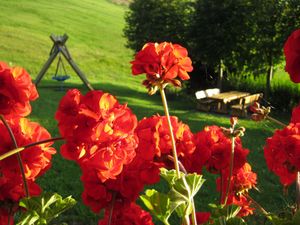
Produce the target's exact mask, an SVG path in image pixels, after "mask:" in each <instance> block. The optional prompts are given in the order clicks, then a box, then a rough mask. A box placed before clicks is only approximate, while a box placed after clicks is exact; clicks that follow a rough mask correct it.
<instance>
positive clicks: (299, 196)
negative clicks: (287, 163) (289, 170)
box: [296, 171, 300, 210]
mask: <svg viewBox="0 0 300 225" xmlns="http://www.w3.org/2000/svg"><path fill="white" fill-rule="evenodd" d="M296 205H297V210H299V209H300V172H299V171H298V172H297V179H296Z"/></svg>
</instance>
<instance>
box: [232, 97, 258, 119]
mask: <svg viewBox="0 0 300 225" xmlns="http://www.w3.org/2000/svg"><path fill="white" fill-rule="evenodd" d="M262 97H263V94H262V93H257V94H251V95H248V96H246V97H243V98H242V99H241V100H240V102H239V104H235V105H231V115H232V116H239V117H246V116H247V114H248V107H249V106H251V105H252V104H253V103H254V102H257V101H259V100H260V99H261V98H262Z"/></svg>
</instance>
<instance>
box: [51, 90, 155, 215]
mask: <svg viewBox="0 0 300 225" xmlns="http://www.w3.org/2000/svg"><path fill="white" fill-rule="evenodd" d="M55 117H56V119H57V120H58V126H59V130H60V133H61V135H62V136H63V137H64V138H65V139H66V143H65V144H64V145H63V146H62V147H61V154H62V155H63V156H64V157H65V158H67V159H71V160H74V161H76V162H77V163H78V164H79V166H80V167H81V169H82V177H81V180H82V181H83V185H84V192H83V194H82V198H83V202H84V203H85V204H86V205H88V206H89V207H91V209H92V210H93V211H94V212H99V211H100V210H101V209H103V208H106V207H108V206H109V205H110V202H111V201H112V199H113V198H115V199H116V202H122V203H124V202H131V201H134V200H135V199H136V198H137V197H138V193H139V191H141V190H142V189H143V187H144V185H143V181H141V180H140V179H137V177H138V176H139V175H140V173H143V171H144V170H146V171H148V169H149V167H151V165H149V164H147V163H143V161H142V162H139V161H137V160H136V157H135V156H136V151H135V149H136V148H137V145H138V138H137V135H136V134H135V133H134V132H135V128H136V126H137V119H136V116H135V115H134V114H133V113H132V112H131V110H130V109H129V108H128V107H127V106H126V105H121V104H119V102H118V101H117V100H116V98H115V97H114V96H112V95H110V94H108V93H104V92H102V91H91V92H88V93H87V94H86V95H85V96H83V95H81V93H80V92H79V91H78V90H76V89H73V90H69V91H68V92H67V94H66V95H65V96H64V97H63V98H62V100H61V102H60V104H59V108H58V110H57V112H56V116H55ZM133 160H134V161H133ZM132 165H134V166H132ZM150 171H151V170H150ZM129 185H130V186H131V188H128V187H129ZM132 185H133V186H134V187H136V188H133V186H132Z"/></svg>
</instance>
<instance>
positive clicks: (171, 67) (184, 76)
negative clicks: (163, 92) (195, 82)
mask: <svg viewBox="0 0 300 225" xmlns="http://www.w3.org/2000/svg"><path fill="white" fill-rule="evenodd" d="M131 64H132V74H133V75H138V74H143V73H145V74H146V76H147V79H146V80H145V81H144V82H143V84H144V85H145V86H146V87H147V88H148V89H151V87H152V86H159V85H162V84H165V83H172V84H174V85H176V86H180V81H179V80H177V79H176V78H177V77H179V78H180V79H181V80H188V79H189V78H190V77H189V75H188V73H187V72H191V71H192V70H193V67H192V61H191V59H190V58H189V57H188V52H187V50H186V49H185V48H184V47H182V46H180V45H178V44H172V43H168V42H163V43H160V44H158V43H147V44H145V45H144V47H143V48H142V50H141V51H140V52H138V53H137V54H136V56H135V59H134V61H132V62H131Z"/></svg>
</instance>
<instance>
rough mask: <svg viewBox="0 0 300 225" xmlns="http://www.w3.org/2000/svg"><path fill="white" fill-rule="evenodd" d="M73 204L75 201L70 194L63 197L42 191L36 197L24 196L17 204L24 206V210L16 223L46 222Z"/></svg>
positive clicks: (31, 224) (40, 224) (21, 224)
mask: <svg viewBox="0 0 300 225" xmlns="http://www.w3.org/2000/svg"><path fill="white" fill-rule="evenodd" d="M75 204H76V201H75V200H74V199H73V198H72V197H71V196H69V197H66V198H65V199H63V198H62V197H61V196H60V195H59V194H57V193H54V194H52V193H44V194H42V195H41V196H38V197H31V198H24V199H22V200H21V201H20V203H19V205H20V206H21V207H23V208H25V209H26V211H24V212H22V214H21V216H20V218H19V222H18V223H17V225H25V224H26V225H42V224H48V223H49V222H50V221H51V220H52V219H54V218H55V217H57V216H58V215H59V214H61V213H62V212H64V211H65V210H67V209H69V208H71V207H73V206H74V205H75ZM24 221H25V222H24Z"/></svg>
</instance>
